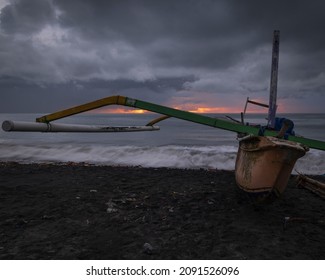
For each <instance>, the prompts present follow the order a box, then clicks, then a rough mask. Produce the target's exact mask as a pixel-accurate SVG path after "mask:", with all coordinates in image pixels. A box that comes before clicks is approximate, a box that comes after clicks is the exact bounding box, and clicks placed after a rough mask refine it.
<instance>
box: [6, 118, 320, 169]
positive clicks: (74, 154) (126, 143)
mask: <svg viewBox="0 0 325 280" xmlns="http://www.w3.org/2000/svg"><path fill="white" fill-rule="evenodd" d="M42 115H43V114H0V122H1V124H2V122H3V121H5V120H16V121H32V122H34V121H35V118H36V117H40V116H42ZM209 116H210V117H216V118H225V116H224V115H219V114H210V115H209ZM229 116H230V117H232V118H235V119H239V115H238V114H229ZM156 117H157V115H155V114H147V113H146V114H99V113H84V114H79V115H75V116H70V117H67V118H64V119H61V120H57V121H56V123H71V124H93V125H108V126H136V125H145V124H147V123H148V122H149V121H151V120H152V119H154V118H156ZM283 117H287V118H289V119H291V120H292V121H293V122H294V124H295V128H294V130H295V132H296V135H301V136H304V137H307V138H313V139H317V140H322V141H325V114H287V115H283ZM245 121H247V122H250V123H255V124H256V123H258V124H261V125H265V124H266V120H265V115H260V114H249V115H246V119H245ZM157 125H158V126H159V127H160V130H159V131H148V132H118V133H48V132H47V133H44V132H5V131H3V130H2V129H0V161H1V162H6V161H14V162H19V163H57V164H62V163H63V164H64V163H68V162H76V163H87V164H94V165H109V166H111V165H114V166H142V167H154V168H158V167H167V168H181V169H219V170H234V169H235V160H236V154H237V149H238V140H237V138H236V137H237V135H236V133H234V132H230V131H226V130H221V129H217V128H212V127H208V126H205V125H200V124H195V123H191V122H188V121H183V120H179V119H175V118H170V119H167V120H164V121H162V122H161V123H158V124H157ZM297 172H300V173H303V174H311V175H325V151H320V150H315V149H311V150H310V151H309V152H308V153H307V154H306V155H305V156H304V157H303V158H300V159H299V160H298V161H297V163H296V165H295V168H294V171H293V173H297Z"/></svg>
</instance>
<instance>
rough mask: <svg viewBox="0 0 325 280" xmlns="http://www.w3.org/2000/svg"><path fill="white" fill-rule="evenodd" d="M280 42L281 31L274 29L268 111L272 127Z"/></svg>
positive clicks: (272, 126) (269, 122) (274, 112)
mask: <svg viewBox="0 0 325 280" xmlns="http://www.w3.org/2000/svg"><path fill="white" fill-rule="evenodd" d="M279 43H280V31H279V30H274V32H273V47H272V68H271V83H270V100H269V112H268V125H269V127H271V128H274V125H275V114H276V109H277V105H276V98H277V86H278V65H279Z"/></svg>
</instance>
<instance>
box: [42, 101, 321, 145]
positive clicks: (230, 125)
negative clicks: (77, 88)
mask: <svg viewBox="0 0 325 280" xmlns="http://www.w3.org/2000/svg"><path fill="white" fill-rule="evenodd" d="M107 105H122V106H127V107H134V108H138V109H143V110H147V111H151V112H155V113H160V114H162V115H164V116H163V117H161V118H158V119H156V120H153V121H152V122H150V123H149V124H148V125H149V126H150V125H153V124H155V123H157V122H158V121H161V120H164V119H166V118H168V117H175V118H178V119H182V120H186V121H191V122H194V123H199V124H203V125H207V126H211V127H216V128H220V129H224V130H229V131H233V132H237V133H245V134H250V135H256V136H258V135H264V136H274V137H276V136H277V134H278V132H277V131H274V130H269V129H265V128H263V129H261V127H256V126H249V125H244V124H241V123H234V122H230V121H226V120H223V119H218V118H212V117H208V116H204V115H200V114H196V113H191V112H187V111H182V110H178V109H173V108H170V107H166V106H162V105H158V104H154V103H149V102H145V101H141V100H137V99H133V98H129V97H125V96H118V95H117V96H110V97H106V98H103V99H99V100H96V101H93V102H89V103H86V104H82V105H80V106H76V107H72V108H68V109H65V110H62V111H58V112H55V113H52V114H49V115H45V116H42V117H40V118H37V119H36V121H37V122H41V123H49V122H51V121H54V120H57V119H61V118H64V117H68V116H71V115H75V114H79V113H81V112H86V111H89V110H93V109H97V108H100V107H103V106H107ZM288 140H290V141H293V142H298V143H301V144H303V145H306V146H307V147H309V148H313V149H319V150H324V151H325V142H324V141H320V140H315V139H309V138H304V137H298V136H289V137H288Z"/></svg>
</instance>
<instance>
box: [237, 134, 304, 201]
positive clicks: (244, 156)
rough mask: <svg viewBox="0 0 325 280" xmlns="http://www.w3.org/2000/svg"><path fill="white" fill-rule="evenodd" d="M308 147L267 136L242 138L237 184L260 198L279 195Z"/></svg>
mask: <svg viewBox="0 0 325 280" xmlns="http://www.w3.org/2000/svg"><path fill="white" fill-rule="evenodd" d="M306 151H308V148H307V147H305V146H303V145H301V144H298V143H295V142H291V141H288V140H284V139H278V138H275V137H268V136H247V137H244V138H242V139H241V140H240V141H239V148H238V153H237V159H236V167H235V175H236V182H237V185H238V186H239V187H240V188H241V189H243V190H244V191H245V192H247V193H250V194H252V195H253V196H254V197H257V198H266V197H274V198H276V197H279V196H280V195H281V194H282V193H283V192H284V190H285V188H286V186H287V184H288V180H289V178H290V175H291V172H292V169H293V167H294V165H295V163H296V161H297V160H298V159H299V158H300V157H303V156H304V155H305V153H306Z"/></svg>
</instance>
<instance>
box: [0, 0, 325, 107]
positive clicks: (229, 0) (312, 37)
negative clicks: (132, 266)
mask: <svg viewBox="0 0 325 280" xmlns="http://www.w3.org/2000/svg"><path fill="white" fill-rule="evenodd" d="M0 10H1V13H0V96H1V101H0V112H42V113H43V112H52V111H56V110H59V109H63V108H65V107H69V106H73V105H77V104H80V103H83V102H88V101H91V100H94V99H98V98H103V97H106V96H109V95H113V94H114V95H115V94H120V95H125V96H129V97H133V98H137V99H143V100H145V101H149V102H157V103H160V104H164V105H168V106H174V107H178V108H182V109H185V110H196V109H197V108H201V109H200V110H201V111H202V112H204V111H205V112H209V109H204V108H211V109H210V112H224V111H228V112H229V111H232V112H240V110H242V109H243V106H244V103H245V101H246V97H248V96H249V97H250V98H252V99H256V100H259V101H265V102H267V101H268V94H269V84H270V73H271V51H272V36H273V30H275V29H279V30H280V32H281V34H280V61H279V80H278V105H279V111H280V112H318V113H325V32H324V28H325V15H324V11H325V1H323V0H316V1H315V0H309V1H301V0H295V1H290V0H289V1H284V0H279V1H278V0H273V1H261V0H245V1H240V0H238V1H235V0H214V1H213V0H196V1H194V0H147V1H145V0H139V1H138V0H129V1H127V0H119V1H117V0H115V1H113V0H0ZM202 108H203V109H202ZM251 108H252V109H253V107H251Z"/></svg>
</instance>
